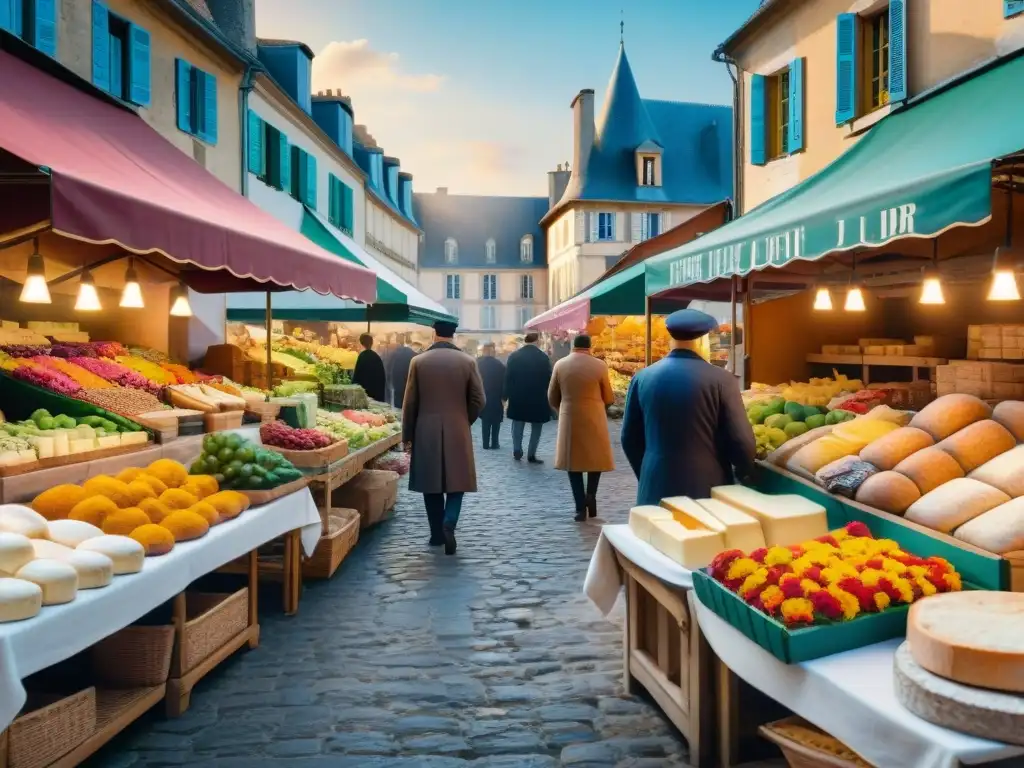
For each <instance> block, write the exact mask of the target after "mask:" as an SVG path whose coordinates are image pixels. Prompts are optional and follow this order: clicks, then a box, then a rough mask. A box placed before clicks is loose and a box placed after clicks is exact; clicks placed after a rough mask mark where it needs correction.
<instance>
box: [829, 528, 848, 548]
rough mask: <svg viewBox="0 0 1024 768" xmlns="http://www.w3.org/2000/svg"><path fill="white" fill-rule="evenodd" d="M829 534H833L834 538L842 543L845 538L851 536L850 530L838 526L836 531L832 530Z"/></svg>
mask: <svg viewBox="0 0 1024 768" xmlns="http://www.w3.org/2000/svg"><path fill="white" fill-rule="evenodd" d="M829 535H831V536H832V538H833V539H835V540H836V541H838V542H839V543H840V544H842V543H843V539H848V538H850V532H849V531H848V530H846V529H845V528H836V529H835V530H834V531H830V532H829Z"/></svg>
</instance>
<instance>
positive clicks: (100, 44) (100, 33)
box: [92, 0, 110, 92]
mask: <svg viewBox="0 0 1024 768" xmlns="http://www.w3.org/2000/svg"><path fill="white" fill-rule="evenodd" d="M92 84H93V85H95V86H96V87H97V88H100V89H102V90H104V91H107V92H109V91H110V16H109V15H108V13H107V6H105V5H104V4H103V3H101V2H98V0H92Z"/></svg>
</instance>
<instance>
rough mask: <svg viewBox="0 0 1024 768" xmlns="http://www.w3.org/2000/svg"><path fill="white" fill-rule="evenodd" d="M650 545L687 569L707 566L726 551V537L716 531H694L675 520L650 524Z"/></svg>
mask: <svg viewBox="0 0 1024 768" xmlns="http://www.w3.org/2000/svg"><path fill="white" fill-rule="evenodd" d="M651 545H652V546H653V547H654V548H655V549H657V550H658V551H659V552H661V553H662V554H663V555H665V556H667V557H669V558H671V559H672V560H675V561H676V562H677V563H679V564H680V565H681V566H683V567H684V568H689V569H690V570H695V569H697V568H704V567H705V566H707V565H708V564H709V563H710V562H711V561H712V560H713V559H714V558H715V555H717V554H718V553H719V552H721V551H722V550H724V549H725V535H724V534H722V533H719V532H717V531H707V530H702V531H694V530H691V529H689V528H687V527H686V526H684V525H683V524H682V523H678V522H676V521H675V520H653V521H651Z"/></svg>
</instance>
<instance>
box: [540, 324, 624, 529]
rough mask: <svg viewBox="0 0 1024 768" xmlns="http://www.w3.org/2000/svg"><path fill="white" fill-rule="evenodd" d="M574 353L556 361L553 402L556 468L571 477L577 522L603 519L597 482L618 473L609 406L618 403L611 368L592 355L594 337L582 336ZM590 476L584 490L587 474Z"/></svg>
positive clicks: (550, 395)
mask: <svg viewBox="0 0 1024 768" xmlns="http://www.w3.org/2000/svg"><path fill="white" fill-rule="evenodd" d="M572 347H573V349H572V352H571V353H570V354H569V355H568V356H567V357H563V358H562V359H561V360H559V361H558V362H557V363H555V368H554V371H553V372H552V374H551V384H550V385H549V386H548V401H549V402H550V403H551V407H552V408H556V409H558V441H557V443H556V446H555V469H561V470H565V471H567V472H568V473H569V485H570V486H571V487H572V495H573V499H574V500H575V502H576V522H578V523H581V522H583V521H584V520H586V519H587V515H588V514H589V515H590V517H597V484H598V482H599V481H600V479H601V473H602V472H611V471H612V470H613V469H615V459H614V458H613V457H612V442H611V438H610V437H609V435H608V417H607V415H606V414H605V408H606V407H607V406H609V405H611V404H612V403H613V402H614V401H615V396H614V395H613V394H612V384H611V381H610V380H609V378H608V366H607V365H605V363H604V361H603V360H599V359H598V358H596V357H594V356H593V355H591V354H590V337H589V336H577V337H576V338H575V339H573V342H572ZM584 473H587V478H586V485H585V486H584V482H583V480H584V478H583V474H584Z"/></svg>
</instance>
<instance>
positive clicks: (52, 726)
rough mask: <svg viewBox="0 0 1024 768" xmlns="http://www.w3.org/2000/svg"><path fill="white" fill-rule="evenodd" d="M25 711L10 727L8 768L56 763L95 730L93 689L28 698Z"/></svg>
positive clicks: (40, 767)
mask: <svg viewBox="0 0 1024 768" xmlns="http://www.w3.org/2000/svg"><path fill="white" fill-rule="evenodd" d="M28 708H31V711H28V712H27V713H26V714H24V715H22V716H21V717H19V718H17V719H16V720H15V721H14V722H13V723H11V727H10V729H9V730H10V733H9V734H8V745H7V765H8V768H43V766H47V765H50V764H51V763H53V762H56V761H57V760H59V759H60V758H61V757H63V756H64V755H66V754H67V753H68V752H70V751H71V750H73V749H74V748H75V747H77V746H78V745H79V744H81V743H82V742H83V741H85V740H86V739H88V738H89V737H90V736H92V734H93V733H94V732H95V730H96V689H95V688H86V689H84V690H82V691H79V692H78V693H76V694H74V695H72V696H67V697H63V698H57V697H54V696H49V697H39V698H37V699H36V700H34V701H33V697H32V696H30V697H29V704H28Z"/></svg>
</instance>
